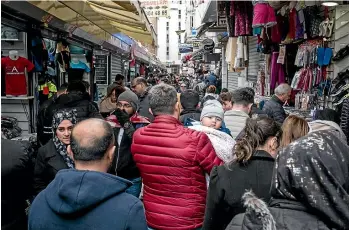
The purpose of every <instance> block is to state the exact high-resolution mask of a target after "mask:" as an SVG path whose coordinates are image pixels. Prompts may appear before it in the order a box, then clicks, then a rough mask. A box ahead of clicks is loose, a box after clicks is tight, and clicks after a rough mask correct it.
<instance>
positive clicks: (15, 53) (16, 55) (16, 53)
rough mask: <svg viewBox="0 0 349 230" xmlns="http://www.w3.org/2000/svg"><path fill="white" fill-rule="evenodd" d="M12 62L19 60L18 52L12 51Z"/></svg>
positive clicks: (10, 55)
mask: <svg viewBox="0 0 349 230" xmlns="http://www.w3.org/2000/svg"><path fill="white" fill-rule="evenodd" d="M8 56H9V57H10V59H11V60H13V61H17V60H18V51H17V50H10V52H9V55H8Z"/></svg>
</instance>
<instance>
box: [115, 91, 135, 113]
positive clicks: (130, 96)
mask: <svg viewBox="0 0 349 230" xmlns="http://www.w3.org/2000/svg"><path fill="white" fill-rule="evenodd" d="M119 101H127V102H128V103H130V105H131V106H132V108H133V110H134V111H135V112H137V111H138V108H139V100H138V97H137V95H136V94H135V93H134V92H132V91H131V90H126V91H125V92H123V93H122V94H120V96H119V97H118V102H119Z"/></svg>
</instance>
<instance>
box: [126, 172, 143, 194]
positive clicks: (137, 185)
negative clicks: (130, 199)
mask: <svg viewBox="0 0 349 230" xmlns="http://www.w3.org/2000/svg"><path fill="white" fill-rule="evenodd" d="M128 180H129V181H131V182H132V183H133V185H131V187H129V188H128V189H126V193H128V194H131V195H134V196H135V197H137V198H138V197H139V194H140V193H141V189H142V178H140V177H137V178H134V179H128Z"/></svg>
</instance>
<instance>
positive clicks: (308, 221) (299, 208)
mask: <svg viewBox="0 0 349 230" xmlns="http://www.w3.org/2000/svg"><path fill="white" fill-rule="evenodd" d="M257 209H259V210H262V211H261V212H263V213H266V211H265V210H264V209H263V208H260V206H259V207H258V208H257ZM257 209H253V208H252V210H254V211H253V212H248V213H246V214H245V213H242V214H239V215H237V216H235V217H234V219H233V220H232V221H231V222H230V223H229V225H228V227H227V228H226V230H249V229H257V230H258V229H266V230H272V229H273V228H271V227H270V226H269V227H266V228H263V222H268V221H267V220H268V218H266V217H264V220H263V219H262V218H263V217H262V218H258V217H257V215H258V214H259V213H258V211H257ZM268 209H269V211H270V214H271V215H272V217H273V219H274V221H275V225H276V229H277V230H295V229H302V230H315V229H316V230H318V229H321V230H330V228H328V227H327V226H326V225H325V224H324V223H323V222H322V221H321V220H320V219H319V218H318V217H317V216H314V215H312V214H311V213H310V212H308V211H307V209H306V207H305V206H303V205H302V204H301V203H299V202H296V201H290V200H272V201H271V202H270V207H269V208H268ZM256 214H257V215H256ZM259 217H261V215H259Z"/></svg>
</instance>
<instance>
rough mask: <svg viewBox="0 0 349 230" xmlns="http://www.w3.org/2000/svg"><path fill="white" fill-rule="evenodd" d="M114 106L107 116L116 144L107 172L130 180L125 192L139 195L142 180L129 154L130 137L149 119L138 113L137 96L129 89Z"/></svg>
mask: <svg viewBox="0 0 349 230" xmlns="http://www.w3.org/2000/svg"><path fill="white" fill-rule="evenodd" d="M116 107H117V109H116V110H115V112H114V113H113V115H112V116H110V117H108V118H107V121H109V122H111V123H112V127H114V136H115V146H116V149H115V156H114V159H113V163H112V165H111V167H110V168H109V171H108V172H109V173H111V174H113V175H117V176H119V177H122V178H124V179H127V180H129V181H131V182H132V183H133V185H132V186H130V187H129V188H128V189H127V190H126V192H127V193H129V194H132V195H134V196H135V197H139V194H140V192H141V187H142V180H141V177H140V173H139V170H138V168H137V167H136V163H135V162H134V160H133V157H132V154H131V144H132V137H133V134H134V132H135V131H136V130H137V129H138V128H141V127H144V126H146V125H147V124H149V123H150V121H149V120H148V119H147V118H145V117H142V116H139V115H138V113H137V110H138V107H139V101H138V97H137V95H136V94H135V93H133V92H132V91H130V90H126V91H125V92H123V93H122V94H120V96H119V97H118V100H117V103H116Z"/></svg>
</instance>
